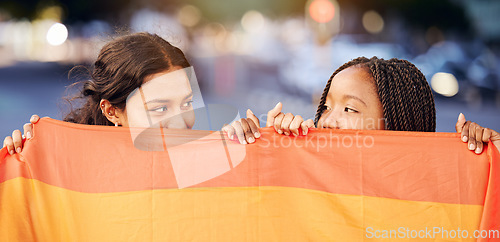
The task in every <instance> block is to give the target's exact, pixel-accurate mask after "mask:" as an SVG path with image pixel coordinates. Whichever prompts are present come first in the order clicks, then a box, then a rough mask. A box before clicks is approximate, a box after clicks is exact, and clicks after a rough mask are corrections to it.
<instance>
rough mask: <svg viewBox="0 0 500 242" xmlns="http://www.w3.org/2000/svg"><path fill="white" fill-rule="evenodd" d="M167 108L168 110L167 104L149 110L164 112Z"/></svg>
mask: <svg viewBox="0 0 500 242" xmlns="http://www.w3.org/2000/svg"><path fill="white" fill-rule="evenodd" d="M167 110H168V108H167V106H161V107H159V108H155V109H151V110H149V111H151V112H157V113H162V112H166V111H167Z"/></svg>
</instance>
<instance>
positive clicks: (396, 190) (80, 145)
mask: <svg viewBox="0 0 500 242" xmlns="http://www.w3.org/2000/svg"><path fill="white" fill-rule="evenodd" d="M33 132H34V134H33V138H32V139H30V140H28V141H26V142H25V148H24V150H23V152H22V153H20V154H15V155H12V156H11V155H9V154H8V153H7V152H6V149H2V150H0V241H362V240H382V241H392V240H395V241H407V240H415V239H422V240H428V241H499V240H500V239H499V238H500V235H499V234H498V233H499V231H500V166H499V162H500V155H499V153H498V151H497V149H496V148H495V147H493V146H489V147H488V146H486V147H485V151H484V152H483V154H481V155H476V154H474V153H473V152H470V151H468V150H467V149H466V144H464V143H462V142H461V141H460V139H459V135H458V134H452V133H417V132H395V131H360V130H315V129H313V130H312V131H311V132H310V133H309V134H308V135H307V136H299V137H296V138H295V137H288V136H283V135H278V134H276V133H275V132H274V131H273V130H271V129H268V128H264V129H262V137H261V138H260V139H258V140H257V142H256V143H254V144H250V145H240V144H237V143H236V142H234V141H231V140H226V139H225V138H224V135H222V134H221V133H220V132H208V131H183V132H180V131H174V130H164V131H162V132H161V138H162V139H163V146H164V147H165V150H163V151H144V150H141V149H138V148H136V146H134V143H133V141H132V139H131V135H130V134H131V130H129V129H128V128H122V127H103V126H86V125H77V124H71V123H65V122H61V121H57V120H53V119H49V118H43V119H41V120H40V121H39V123H37V124H35V125H34V130H33ZM172 144H173V145H172ZM464 231H465V232H464Z"/></svg>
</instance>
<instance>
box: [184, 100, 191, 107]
mask: <svg viewBox="0 0 500 242" xmlns="http://www.w3.org/2000/svg"><path fill="white" fill-rule="evenodd" d="M192 105H193V101H192V100H191V101H187V102H185V103H184V104H182V107H183V108H189V107H191V106H192Z"/></svg>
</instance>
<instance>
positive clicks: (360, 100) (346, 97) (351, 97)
mask: <svg viewBox="0 0 500 242" xmlns="http://www.w3.org/2000/svg"><path fill="white" fill-rule="evenodd" d="M342 99H344V100H346V99H355V100H358V101H359V102H361V103H362V104H363V105H365V107H368V105H366V103H365V101H363V100H362V99H361V98H359V97H356V96H353V95H344V97H343V98H342Z"/></svg>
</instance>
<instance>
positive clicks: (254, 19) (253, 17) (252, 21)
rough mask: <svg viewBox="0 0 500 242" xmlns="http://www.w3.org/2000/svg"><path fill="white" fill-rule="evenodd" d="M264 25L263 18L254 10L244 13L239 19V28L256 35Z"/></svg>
mask: <svg viewBox="0 0 500 242" xmlns="http://www.w3.org/2000/svg"><path fill="white" fill-rule="evenodd" d="M264 24H265V19H264V16H263V15H262V14H261V13H259V12H257V11H255V10H250V11H248V12H246V13H245V14H244V15H243V17H242V18H241V26H242V27H243V29H244V30H245V31H247V32H249V33H258V32H259V31H260V30H262V28H263V27H264Z"/></svg>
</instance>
